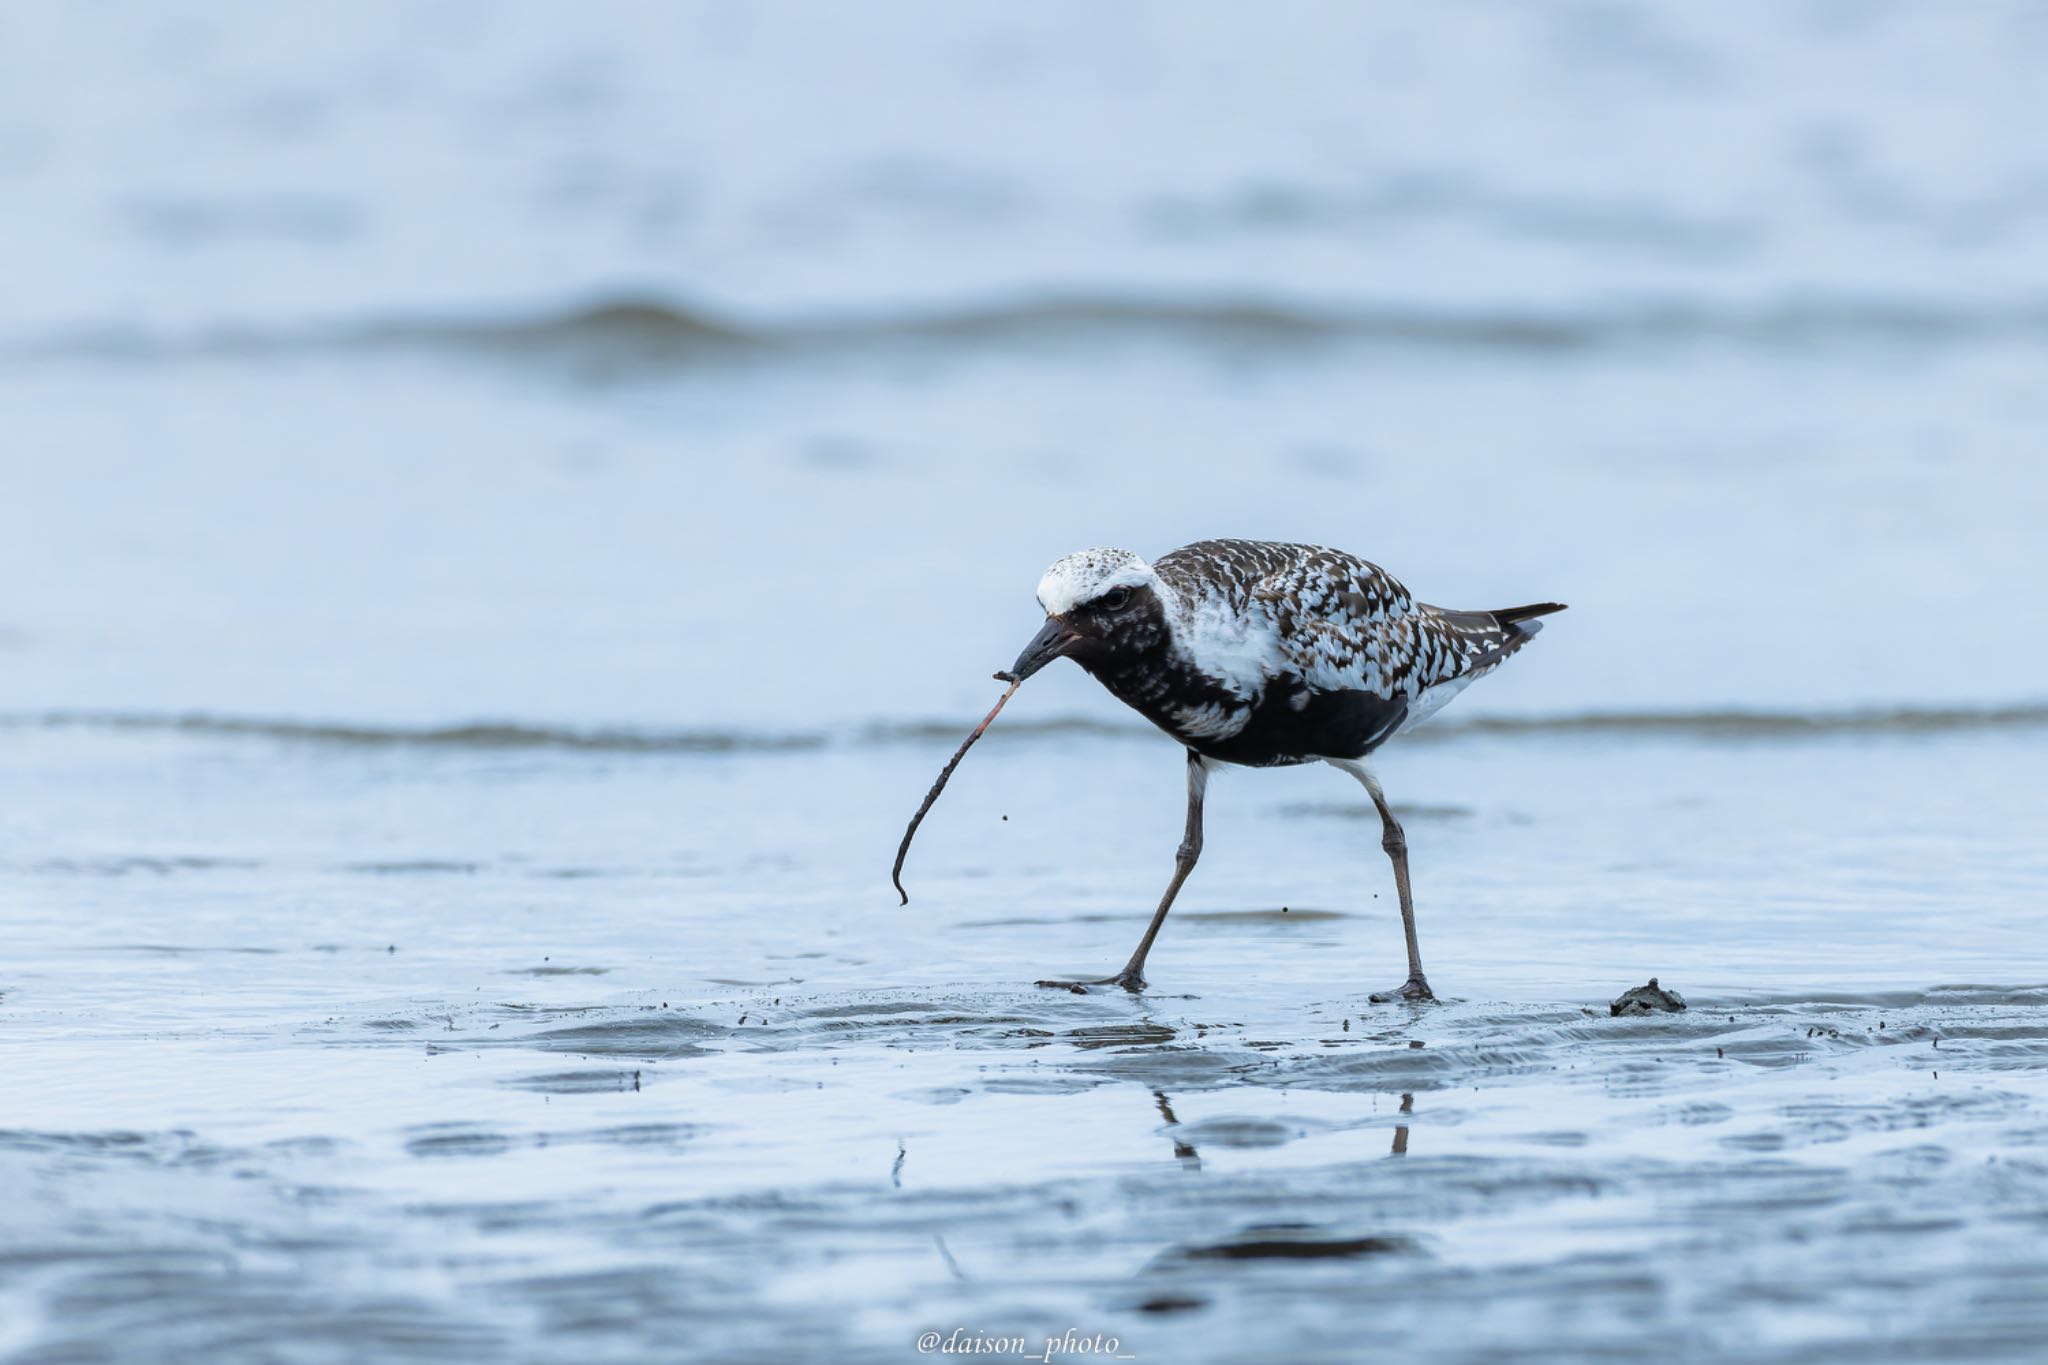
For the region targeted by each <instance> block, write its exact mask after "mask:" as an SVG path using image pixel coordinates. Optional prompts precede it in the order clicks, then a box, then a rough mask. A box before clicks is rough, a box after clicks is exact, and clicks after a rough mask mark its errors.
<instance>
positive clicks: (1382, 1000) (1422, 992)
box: [1367, 972, 1436, 1005]
mask: <svg viewBox="0 0 2048 1365" xmlns="http://www.w3.org/2000/svg"><path fill="white" fill-rule="evenodd" d="M1367 998H1368V999H1370V1000H1371V1001H1372V1003H1373V1004H1375V1005H1384V1004H1387V1003H1388V1002H1389V1001H1393V1000H1431V1001H1433V1000H1435V999H1436V992H1435V991H1433V990H1431V989H1430V988H1429V982H1428V981H1426V980H1424V979H1423V977H1422V975H1421V973H1419V972H1418V973H1417V974H1416V975H1414V976H1411V977H1409V978H1408V979H1407V980H1406V981H1403V982H1402V983H1401V984H1400V985H1399V986H1398V987H1396V988H1395V989H1393V990H1391V991H1374V992H1373V993H1372V994H1371V995H1370V996H1369V997H1367Z"/></svg>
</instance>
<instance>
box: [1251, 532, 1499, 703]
mask: <svg viewBox="0 0 2048 1365" xmlns="http://www.w3.org/2000/svg"><path fill="white" fill-rule="evenodd" d="M1252 597H1253V600H1254V601H1256V602H1257V603H1259V605H1260V606H1262V607H1263V608H1264V609H1265V610H1266V611H1267V612H1269V613H1270V614H1271V616H1272V619H1273V623H1274V627H1275V630H1276V632H1277V634H1278V637H1279V644H1280V652H1281V656H1282V657H1283V658H1284V659H1285V660H1286V661H1287V663H1288V665H1289V666H1290V667H1292V668H1293V669H1295V670H1296V671H1297V672H1298V673H1300V674H1301V677H1302V679H1303V681H1305V682H1307V683H1308V684H1309V686H1311V687H1315V688H1319V689H1326V690H1340V689H1342V690H1356V691H1363V692H1371V693H1374V694H1376V695H1378V696H1382V697H1390V698H1391V697H1396V696H1404V697H1408V698H1410V699H1413V698H1415V697H1417V696H1419V695H1420V694H1421V693H1422V691H1423V690H1424V689H1426V688H1429V687H1433V686H1435V685H1437V684H1438V683H1444V682H1449V681H1452V680H1454V679H1457V678H1461V677H1465V676H1467V675H1468V674H1474V673H1479V672H1483V671H1485V670H1486V669H1488V668H1491V667H1492V666H1493V665H1494V664H1496V663H1498V662H1500V660H1501V659H1502V658H1503V657H1505V655H1506V653H1507V652H1508V651H1509V650H1511V649H1512V648H1513V647H1514V646H1515V645H1516V644H1519V643H1520V632H1518V631H1516V630H1515V629H1514V628H1513V627H1511V626H1505V627H1504V626H1502V625H1501V624H1500V623H1499V622H1497V621H1496V620H1495V619H1494V617H1493V616H1492V615H1491V614H1490V613H1487V612H1447V611H1441V610H1439V609H1438V608H1436V607H1432V606H1429V605H1428V604H1426V603H1422V602H1417V601H1416V600H1415V599H1414V597H1413V596H1412V595H1410V593H1409V592H1408V589H1407V588H1405V587H1403V586H1402V585H1401V583H1400V581H1399V580H1397V579H1396V578H1395V577H1394V576H1393V575H1392V574H1389V573H1388V572H1387V571H1386V570H1384V569H1382V568H1380V567H1379V566H1378V565H1375V564H1371V563H1368V562H1367V561H1365V560H1363V559H1360V558H1358V557H1357V556H1356V555H1348V554H1345V553H1343V552H1342V551H1339V550H1316V551H1314V552H1313V553H1310V554H1308V555H1305V556H1303V557H1302V558H1301V559H1299V560H1297V561H1295V562H1294V563H1292V564H1290V565H1288V566H1287V567H1285V568H1283V569H1279V570H1276V571H1275V572H1273V573H1271V574H1268V575H1267V576H1266V577H1265V578H1263V579H1261V580H1260V582H1259V584H1258V585H1257V587H1255V588H1254V589H1253V592H1252Z"/></svg>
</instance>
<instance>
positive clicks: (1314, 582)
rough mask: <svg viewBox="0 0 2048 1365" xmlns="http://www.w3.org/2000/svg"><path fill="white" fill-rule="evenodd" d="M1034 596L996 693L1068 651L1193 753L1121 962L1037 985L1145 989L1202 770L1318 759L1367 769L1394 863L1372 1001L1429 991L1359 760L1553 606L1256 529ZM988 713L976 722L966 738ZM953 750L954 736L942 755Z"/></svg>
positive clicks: (1383, 806) (1100, 562) (1069, 579)
mask: <svg viewBox="0 0 2048 1365" xmlns="http://www.w3.org/2000/svg"><path fill="white" fill-rule="evenodd" d="M1038 602H1039V605H1040V606H1041V607H1043V608H1044V609H1045V625H1044V626H1043V627H1041V628H1040V630H1039V632H1038V634H1037V635H1036V636H1035V637H1033V639H1032V641H1031V643H1030V644H1028V645H1026V646H1025V647H1024V652H1023V653H1022V654H1020V655H1018V656H1017V662H1016V663H1015V664H1014V665H1012V666H1011V668H1010V669H1009V671H1008V672H1006V673H998V674H997V675H996V676H997V677H998V678H1001V679H1004V680H1006V681H1008V682H1009V683H1010V684H1011V686H1010V691H1009V692H1007V693H1005V694H1004V700H1005V701H1007V700H1008V698H1009V696H1010V695H1012V694H1013V693H1014V692H1015V691H1016V688H1017V686H1018V685H1019V684H1021V683H1022V682H1023V681H1024V679H1026V678H1028V677H1030V676H1031V675H1032V674H1034V673H1036V672H1037V671H1038V670H1039V669H1041V668H1044V667H1045V666H1046V665H1047V664H1049V663H1051V662H1052V661H1053V660H1055V659H1061V658H1066V659H1072V660H1073V661H1074V662H1076V663H1078V664H1080V665H1081V667H1083V668H1085V669H1087V670H1088V672H1089V673H1090V674H1092V675H1093V676H1094V677H1095V679H1096V681H1098V682H1100V683H1101V684H1102V685H1103V686H1104V687H1107V688H1108V689H1109V690H1110V691H1111V692H1112V693H1114V694H1115V695H1116V697H1117V698H1118V699H1119V700H1121V701H1123V702H1124V703H1126V704H1127V705H1129V706H1130V707H1131V708H1132V709H1134V710H1136V711H1137V712H1138V713H1139V714H1140V715H1142V716H1144V717H1145V718H1146V719H1147V720H1149V721H1151V722H1152V723H1153V724H1154V725H1157V726H1158V727H1159V728H1160V729H1162V730H1164V731H1166V733H1167V734H1169V735H1172V736H1173V737H1174V738H1175V739H1176V740H1178V741H1179V742H1180V743H1181V744H1182V745H1184V746H1185V747H1186V749H1187V765H1188V815H1187V831H1186V834H1185V836H1184V837H1183V838H1182V840H1181V844H1180V849H1179V852H1178V853H1177V855H1176V856H1175V859H1174V869H1173V880H1172V881H1170V882H1168V883H1167V886H1166V894H1165V895H1164V896H1162V897H1160V900H1159V908H1158V909H1157V910H1155V911H1154V912H1153V914H1152V923H1151V924H1150V925H1149V926H1148V927H1147V928H1146V930H1145V936H1144V938H1142V939H1140V940H1139V941H1138V947H1137V951H1135V952H1133V953H1132V954H1131V960H1130V961H1129V962H1127V963H1125V964H1124V968H1123V970H1122V971H1120V972H1118V973H1117V974H1116V975H1115V976H1110V977H1104V978H1102V979H1100V980H1095V981H1041V982H1039V983H1038V984H1039V985H1041V986H1059V987H1065V988H1068V989H1072V990H1082V989H1085V988H1086V987H1088V986H1111V985H1114V986H1122V987H1123V988H1124V989H1126V990H1131V991H1135V990H1139V989H1141V988H1142V987H1143V986H1144V984H1145V975H1144V973H1145V955H1146V954H1147V953H1148V952H1150V951H1151V950H1152V941H1153V940H1154V939H1155V938H1157V937H1158V936H1159V928H1160V926H1161V925H1162V924H1164V923H1165V922H1166V912H1167V911H1168V910H1170V909H1172V908H1173V898H1174V897H1175V896H1176V895H1178V894H1179V892H1180V888H1181V884H1182V883H1183V882H1185V881H1187V879H1188V874H1189V873H1190V872H1192V871H1194V868H1195V860H1196V859H1197V858H1199V857H1200V856H1201V853H1202V793H1203V791H1204V789H1205V788H1206V787H1207V785H1208V779H1209V771H1210V769H1211V768H1212V767H1213V766H1214V765H1216V764H1219V763H1234V764H1241V765H1243V766H1245V767H1252V768H1275V767H1284V766H1287V765H1291V764H1298V763H1310V762H1314V761H1317V760H1320V761H1322V762H1325V763H1328V764H1330V765H1332V766H1333V767H1337V768H1341V769H1343V770H1344V771H1345V772H1347V773H1350V774H1351V775H1352V776H1353V777H1355V778H1357V779H1358V780H1359V782H1361V783H1362V784H1364V786H1365V790H1366V791H1367V793H1369V794H1370V795H1371V797H1372V803H1373V805H1374V806H1375V807H1377V808H1378V810H1379V814H1380V821H1381V823H1382V827H1383V834H1382V837H1381V840H1380V847H1382V848H1383V849H1385V850H1386V853H1387V857H1388V858H1390V859H1391V860H1392V861H1393V865H1394V889H1395V891H1396V892H1397V893H1398V894H1399V896H1400V901H1401V928H1402V932H1403V933H1404V934H1405V935H1406V937H1407V943H1408V979H1407V980H1406V981H1405V982H1403V983H1402V984H1401V985H1400V986H1399V987H1397V988H1396V989H1394V990H1392V991H1387V992H1382V993H1379V994H1375V995H1374V996H1373V997H1372V998H1373V999H1374V1000H1382V1001H1383V1000H1392V999H1407V1000H1433V999H1435V996H1434V995H1433V994H1432V993H1431V991H1430V988H1429V980H1428V978H1427V977H1425V976H1424V975H1423V972H1422V953H1421V950H1420V948H1419V947H1418V945H1417V943H1416V937H1415V904H1414V900H1413V897H1412V896H1411V894H1410V892H1409V886H1408V841H1407V839H1406V837H1405V836H1404V835H1403V833H1402V831H1401V822H1400V821H1398V820H1396V819H1395V818H1394V812H1393V810H1392V808H1391V807H1389V806H1388V804H1387V797H1386V793H1385V792H1384V791H1382V790H1381V788H1380V784H1379V779H1378V778H1376V777H1375V776H1374V775H1373V772H1372V770H1371V769H1370V768H1369V767H1367V766H1366V758H1367V757H1368V756H1369V755H1370V754H1371V753H1372V752H1373V751H1374V750H1375V749H1377V748H1379V747H1380V745H1382V744H1384V743H1386V742H1387V741H1388V740H1389V739H1392V738H1393V737H1394V736H1395V735H1396V734H1399V733H1400V732H1401V731H1403V730H1406V729H1408V728H1410V727H1412V726H1415V725H1418V724H1420V723H1421V722H1422V721H1424V720H1425V719H1427V718H1428V717H1429V716H1430V715H1432V714H1434V713H1435V712H1436V711H1437V710H1438V709H1440V708H1441V707H1442V706H1443V705H1444V703H1446V702H1448V701H1449V700H1450V699H1451V698H1452V697H1455V696H1456V695H1458V693H1459V692H1462V691H1463V690H1464V689H1465V688H1466V687H1467V686H1468V685H1469V684H1470V683H1471V682H1472V680H1473V679H1475V678H1478V677H1481V676H1482V675H1484V674H1486V673H1489V672H1491V671H1492V670H1493V669H1495V668H1497V667H1498V666H1499V665H1500V663H1501V661H1502V660H1504V659H1506V658H1507V657H1508V655H1510V654H1512V653H1514V652H1515V651H1516V650H1518V649H1520V648H1521V647H1522V646H1523V645H1524V644H1526V643H1528V641H1529V640H1530V639H1532V638H1533V637H1534V636H1535V634H1536V632H1537V631H1538V630H1540V629H1542V625H1541V623H1540V622H1538V621H1536V620H1534V619H1533V618H1535V617H1539V616H1547V615H1549V614H1550V613H1551V612H1556V611H1563V610H1564V607H1563V605H1562V604H1561V603H1557V602H1538V603H1534V604H1532V605H1530V606H1525V607H1507V608H1504V609H1502V610H1499V611H1450V610H1447V609H1445V608H1443V607H1433V606H1430V605H1429V604H1428V603H1426V602H1418V601H1416V600H1415V599H1414V598H1413V597H1412V596H1410V595H1409V592H1408V590H1407V589H1406V588H1404V587H1402V586H1401V584H1400V583H1399V582H1397V581H1396V580H1395V579H1394V577H1393V576H1392V575H1391V574H1389V573H1387V572H1386V571H1385V570H1384V569H1381V568H1379V567H1378V566H1377V565H1374V564H1369V563H1367V562H1366V561H1365V560H1363V559H1360V558H1358V557H1357V556H1356V555H1349V554H1345V553H1344V552H1343V551H1341V550H1329V549H1324V548H1322V547H1320V546H1315V545H1285V544H1276V543H1273V542H1268V541H1258V540H1204V541H1198V542H1196V543H1195V544H1193V545H1185V546H1182V547H1181V548H1180V549H1178V550H1174V551H1172V552H1170V553H1168V554H1165V555H1162V556H1160V558H1159V560H1158V562H1157V563H1147V562H1146V561H1145V560H1144V559H1142V558H1140V557H1139V556H1137V555H1135V554H1132V553H1131V552H1130V551H1129V550H1082V551H1080V552H1079V553H1076V554H1071V555H1068V556H1067V557H1066V558H1064V559H1061V560H1060V561H1058V562H1057V563H1055V564H1054V565H1053V566H1052V567H1051V568H1050V569H1048V570H1046V573H1045V577H1044V578H1042V579H1040V580H1039V584H1038ZM1001 709H1002V702H998V703H997V704H996V710H998V711H999V710H1001ZM994 718H995V711H991V712H990V713H989V720H993V719H994ZM987 726H988V721H987V720H985V721H983V722H982V725H981V728H980V729H977V730H976V731H975V732H974V734H973V735H971V736H969V738H968V744H972V743H973V742H974V739H975V738H977V737H979V735H980V734H981V730H982V729H986V728H987ZM966 750H967V745H966V744H963V745H962V746H961V748H960V752H959V753H957V754H955V755H954V758H953V763H954V764H957V763H958V762H959V760H960V757H961V755H962V754H964V753H965V752H966ZM952 769H953V764H949V765H947V768H946V770H945V772H943V773H941V774H940V777H939V781H938V782H937V783H936V784H934V786H933V788H932V792H931V795H930V796H928V797H926V799H925V806H924V807H923V808H922V809H920V810H919V812H918V819H915V820H912V822H911V827H910V833H906V834H905V835H904V840H903V847H902V849H901V850H899V852H898V855H897V869H898V872H899V874H900V872H901V868H902V862H903V856H904V854H905V853H907V852H908V850H909V847H910V837H911V834H914V833H915V832H916V829H917V823H918V820H921V819H922V818H923V815H924V811H925V810H927V809H929V808H930V806H931V803H932V801H933V800H935V799H936V798H937V796H938V793H939V791H940V790H941V789H942V788H943V787H944V785H945V781H946V778H947V776H948V775H950V774H951V772H952ZM898 888H899V890H900V889H901V882H900V879H899V882H898ZM905 899H906V900H907V899H908V897H907V896H906V897H905Z"/></svg>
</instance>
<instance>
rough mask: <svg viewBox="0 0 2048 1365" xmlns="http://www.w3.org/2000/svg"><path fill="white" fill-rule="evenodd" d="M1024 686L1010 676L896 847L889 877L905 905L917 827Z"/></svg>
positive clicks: (940, 772) (998, 675) (941, 770)
mask: <svg viewBox="0 0 2048 1365" xmlns="http://www.w3.org/2000/svg"><path fill="white" fill-rule="evenodd" d="M996 676H997V677H998V678H1000V677H1002V676H1003V675H1002V674H1000V673H998V674H997V675H996ZM1023 685H1024V680H1023V679H1022V678H1012V679H1010V687H1009V690H1008V691H1006V692H1004V693H1003V695H1002V696H1000V697H997V698H996V704H995V705H994V706H992V707H990V708H989V712H988V714H987V715H985V716H983V717H982V718H981V724H979V725H977V726H975V727H974V733H973V734H971V735H969V736H968V737H967V738H966V739H963V740H961V741H960V747H959V748H957V749H955V750H954V751H953V757H952V758H950V759H948V760H947V761H946V766H945V767H943V768H941V769H939V780H938V781H936V782H934V783H932V789H931V790H930V791H928V792H926V793H925V794H924V804H923V805H921V806H919V807H918V808H917V814H915V815H913V816H911V817H910V828H909V829H906V830H904V831H903V842H902V844H900V845H898V847H897V849H896V866H894V867H892V868H890V869H889V880H890V881H892V882H894V883H895V884H896V894H897V895H899V896H901V897H903V904H905V905H908V904H910V893H909V892H908V891H905V890H904V889H903V860H904V859H905V858H908V857H909V856H910V841H911V840H912V839H914V838H916V837H917V827H918V826H919V825H921V824H923V823H924V814H925V812H926V811H928V810H930V809H931V808H932V803H933V802H934V801H937V800H938V799H939V793H940V792H942V791H944V790H945V789H946V779H947V778H949V777H951V776H952V775H953V769H955V768H957V767H959V766H960V760H961V759H963V758H965V757H967V751H968V750H969V749H971V748H973V747H974V741H975V740H977V739H980V738H981V732H982V731H984V730H986V729H988V726H989V722H990V721H992V720H994V719H995V718H996V713H997V712H998V711H1001V710H1002V709H1003V706H1004V704H1005V703H1006V702H1008V701H1009V700H1010V698H1012V697H1014V696H1016V695H1017V689H1018V688H1020V687H1022V686H1023Z"/></svg>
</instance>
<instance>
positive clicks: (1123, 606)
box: [996, 550, 1166, 682]
mask: <svg viewBox="0 0 2048 1365" xmlns="http://www.w3.org/2000/svg"><path fill="white" fill-rule="evenodd" d="M1164 594H1165V586H1164V585H1163V584H1162V583H1161V582H1160V581H1159V575H1158V574H1157V573H1155V572H1154V571H1153V568H1152V566H1151V565H1150V564H1147V563H1146V562H1145V561H1144V560H1143V559H1141V558H1140V557H1138V556H1137V555H1134V554H1132V553H1131V552H1130V551H1129V550H1079V551H1076V552H1075V553H1073V554H1070V555H1068V556H1067V557H1066V558H1064V559H1062V560H1059V561H1058V562H1056V563H1055V564H1054V565H1053V566H1052V567H1051V568H1050V569H1047V570H1046V571H1045V577H1043V578H1041V579H1039V580H1038V605H1039V606H1041V607H1043V608H1045V624H1044V625H1043V626H1041V627H1040V628H1039V631H1038V634H1037V635H1035V636H1033V637H1032V639H1031V643H1030V644H1028V645H1026V646H1024V652H1023V653H1022V654H1019V655H1018V656H1017V662H1016V663H1014V664H1012V665H1011V666H1010V669H1009V671H1008V672H1006V673H998V674H997V675H996V676H997V677H998V678H1002V679H1004V680H1005V681H1009V682H1022V681H1023V680H1024V679H1026V678H1028V677H1030V676H1031V675H1032V674H1033V673H1036V672H1037V671H1038V670H1039V669H1041V668H1044V667H1045V666H1046V665H1047V664H1049V663H1051V662H1052V661H1053V660H1054V659H1060V658H1067V659H1072V660H1074V661H1075V662H1076V663H1079V664H1080V665H1081V666H1082V667H1084V668H1087V669H1089V670H1090V671H1093V670H1095V669H1097V668H1100V667H1102V666H1104V665H1107V664H1111V663H1114V662H1116V661H1118V660H1120V659H1131V658H1136V657H1137V656H1139V655H1142V654H1144V653H1146V652H1147V651H1149V650H1152V649H1155V648H1157V647H1158V646H1159V645H1160V644H1162V643H1163V642H1164V641H1165V639H1166V605H1165V601H1164Z"/></svg>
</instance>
